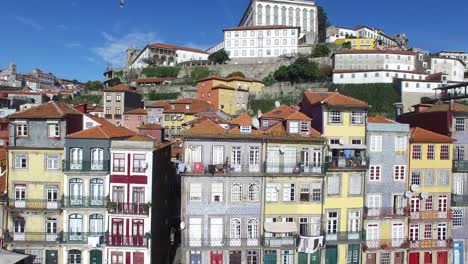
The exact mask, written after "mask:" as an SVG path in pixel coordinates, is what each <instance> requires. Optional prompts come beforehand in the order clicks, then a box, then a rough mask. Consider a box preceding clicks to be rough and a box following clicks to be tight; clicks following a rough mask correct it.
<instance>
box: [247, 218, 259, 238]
mask: <svg viewBox="0 0 468 264" xmlns="http://www.w3.org/2000/svg"><path fill="white" fill-rule="evenodd" d="M247 238H258V221H257V220H256V219H249V221H248V222H247Z"/></svg>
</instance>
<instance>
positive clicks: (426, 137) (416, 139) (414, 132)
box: [410, 127, 453, 143]
mask: <svg viewBox="0 0 468 264" xmlns="http://www.w3.org/2000/svg"><path fill="white" fill-rule="evenodd" d="M410 134H411V142H412V143H453V139H452V138H450V137H448V136H445V135H441V134H437V133H434V132H432V131H429V130H426V129H423V128H420V127H414V128H411V133H410Z"/></svg>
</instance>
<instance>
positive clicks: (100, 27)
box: [0, 0, 468, 81]
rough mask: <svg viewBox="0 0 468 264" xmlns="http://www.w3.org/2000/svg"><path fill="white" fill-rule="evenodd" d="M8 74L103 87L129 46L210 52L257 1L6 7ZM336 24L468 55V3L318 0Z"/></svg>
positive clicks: (49, 1)
mask: <svg viewBox="0 0 468 264" xmlns="http://www.w3.org/2000/svg"><path fill="white" fill-rule="evenodd" d="M2 2H3V3H2V11H3V12H2V15H1V16H0V23H1V25H2V31H1V37H0V68H3V67H6V66H7V65H8V64H9V63H10V62H16V63H17V65H18V70H19V71H20V72H30V71H32V69H34V68H40V69H43V70H44V71H48V72H53V73H55V74H56V75H57V76H59V77H64V78H77V79H79V80H81V81H87V80H90V79H91V80H101V79H102V78H103V76H102V72H103V71H104V69H105V68H106V66H107V65H108V64H113V65H115V66H117V65H118V64H121V63H123V61H124V58H125V49H126V47H128V46H129V45H133V46H136V47H142V46H144V45H145V44H146V43H149V42H167V43H172V44H177V45H188V46H192V47H197V48H207V47H209V46H211V45H212V44H215V43H216V42H218V41H220V40H221V38H222V29H223V28H227V27H232V26H236V24H237V22H238V20H239V19H240V17H241V15H242V13H243V11H244V10H245V7H246V6H247V4H248V2H249V0H195V1H193V0H192V1H189V0H179V1H167V0H125V7H124V8H123V9H121V8H120V7H119V0H15V1H2ZM317 3H318V4H321V5H323V6H324V8H325V10H326V11H327V13H328V16H329V18H330V20H331V22H332V23H333V24H336V25H340V26H349V27H352V26H356V25H362V24H365V25H370V26H375V27H379V28H382V29H384V30H385V31H386V32H387V33H388V34H394V33H400V32H404V33H406V34H407V36H408V38H409V39H410V45H411V46H415V47H419V48H423V49H426V50H429V51H431V52H437V51H439V50H443V49H455V50H467V51H468V22H467V20H466V14H467V13H468V1H466V0H446V1H444V2H441V1H435V0H418V1H414V0H413V1H412V0H392V1H375V0H372V1H371V0H361V1H359V4H358V5H357V4H356V1H350V0H318V1H317Z"/></svg>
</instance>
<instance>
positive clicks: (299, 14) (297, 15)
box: [294, 8, 301, 27]
mask: <svg viewBox="0 0 468 264" xmlns="http://www.w3.org/2000/svg"><path fill="white" fill-rule="evenodd" d="M294 26H296V27H300V26H301V10H300V9H299V8H296V25H294Z"/></svg>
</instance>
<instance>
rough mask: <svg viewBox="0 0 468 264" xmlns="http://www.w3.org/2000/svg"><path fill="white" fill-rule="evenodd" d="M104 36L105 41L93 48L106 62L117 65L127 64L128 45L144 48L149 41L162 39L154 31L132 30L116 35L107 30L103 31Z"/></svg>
mask: <svg viewBox="0 0 468 264" xmlns="http://www.w3.org/2000/svg"><path fill="white" fill-rule="evenodd" d="M102 37H103V38H104V39H105V43H104V44H103V45H102V46H100V47H96V48H93V49H92V50H93V52H94V53H96V54H97V55H99V57H101V59H102V60H104V61H105V62H106V63H110V64H111V65H113V66H115V67H119V66H123V65H124V64H125V58H126V54H125V51H126V50H127V48H128V47H130V46H131V47H137V48H143V47H144V46H145V45H146V44H148V43H152V42H159V41H160V40H159V39H158V37H157V35H156V33H154V32H147V33H143V32H132V33H128V34H126V35H124V36H122V37H115V36H112V35H110V34H109V33H107V32H102Z"/></svg>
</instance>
